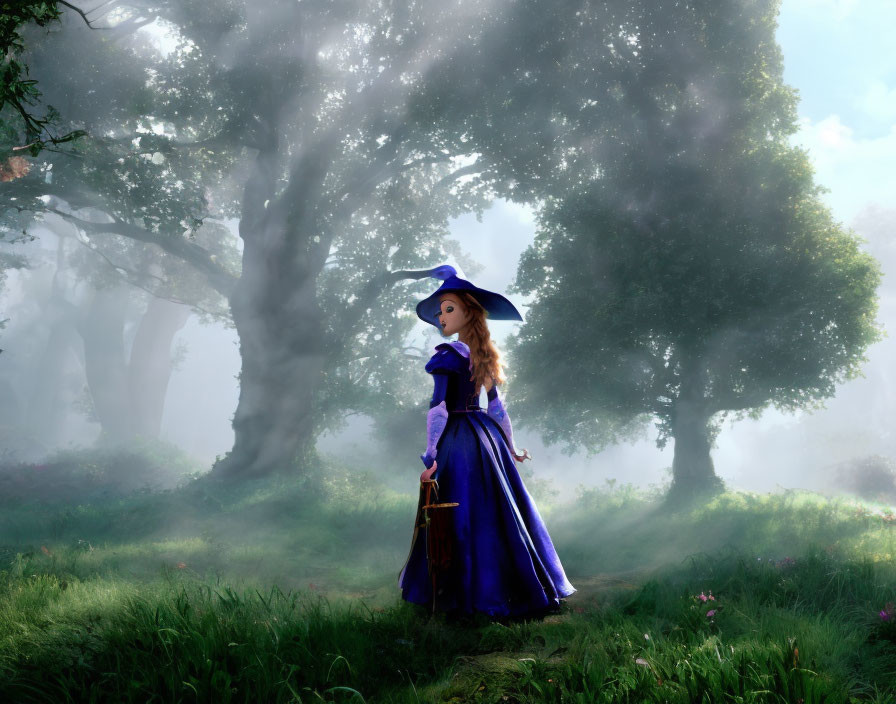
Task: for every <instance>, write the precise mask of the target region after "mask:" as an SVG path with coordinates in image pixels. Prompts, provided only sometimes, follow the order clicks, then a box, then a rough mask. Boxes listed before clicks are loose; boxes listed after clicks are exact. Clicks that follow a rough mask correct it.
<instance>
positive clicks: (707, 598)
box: [697, 589, 716, 602]
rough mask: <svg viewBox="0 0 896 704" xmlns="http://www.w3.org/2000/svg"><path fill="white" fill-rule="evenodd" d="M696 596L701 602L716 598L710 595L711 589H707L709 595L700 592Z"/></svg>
mask: <svg viewBox="0 0 896 704" xmlns="http://www.w3.org/2000/svg"><path fill="white" fill-rule="evenodd" d="M697 598H698V599H699V600H700V601H702V602H707V601H715V600H716V598H715V597H714V596H713V595H712V589H710V590H709V596H707V595H706V594H704V593H703V592H700V593H699V594H698V595H697Z"/></svg>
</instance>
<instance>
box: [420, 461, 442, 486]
mask: <svg viewBox="0 0 896 704" xmlns="http://www.w3.org/2000/svg"><path fill="white" fill-rule="evenodd" d="M438 466H439V463H438V462H436V461H435V460H433V462H432V467H430V468H429V469H424V470H423V474H421V475H420V481H421V482H426V481H429V480H430V479H432V475H433V474H435V473H436V469H437V468H438Z"/></svg>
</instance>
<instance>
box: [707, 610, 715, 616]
mask: <svg viewBox="0 0 896 704" xmlns="http://www.w3.org/2000/svg"><path fill="white" fill-rule="evenodd" d="M715 615H716V610H715V609H710V610H709V611H707V612H706V618H712V617H713V616H715Z"/></svg>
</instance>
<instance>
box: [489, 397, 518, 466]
mask: <svg viewBox="0 0 896 704" xmlns="http://www.w3.org/2000/svg"><path fill="white" fill-rule="evenodd" d="M488 415H489V417H491V418H492V419H493V420H494V421H495V422H496V423H497V424H498V427H500V428H501V430H502V431H503V433H504V438H505V439H506V440H507V447H508V448H510V451H511V452H512V453H513V454H514V455H515V454H517V452H516V448H515V447H514V444H513V426H511V424H510V416H509V415H507V409H506V408H504V402H503V401H502V400H501V397H500V396H499V395H498V385H497V384H492V388H491V389H489V392H488Z"/></svg>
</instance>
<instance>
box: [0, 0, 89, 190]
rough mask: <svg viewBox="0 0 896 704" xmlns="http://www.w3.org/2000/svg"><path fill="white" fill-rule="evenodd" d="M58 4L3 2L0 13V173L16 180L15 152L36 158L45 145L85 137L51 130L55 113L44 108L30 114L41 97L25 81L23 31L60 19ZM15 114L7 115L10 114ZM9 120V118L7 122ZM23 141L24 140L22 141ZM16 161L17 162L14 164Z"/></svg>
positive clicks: (56, 120) (33, 82)
mask: <svg viewBox="0 0 896 704" xmlns="http://www.w3.org/2000/svg"><path fill="white" fill-rule="evenodd" d="M58 5H59V3H56V2H44V1H40V2H34V1H33V0H13V1H11V2H4V3H3V6H2V9H3V11H2V12H0V55H2V57H3V58H2V60H0V173H3V174H4V178H3V179H2V180H4V181H5V180H8V179H7V178H5V174H6V173H7V172H8V173H9V174H10V175H11V176H12V177H13V178H17V177H18V175H17V173H18V172H17V169H21V168H23V166H24V163H23V162H24V159H23V158H22V157H21V156H14V153H15V152H16V151H20V150H24V149H27V153H28V154H30V155H31V156H37V155H38V154H39V153H40V151H41V150H42V149H45V148H47V147H48V146H50V145H52V146H54V147H55V146H58V145H60V144H65V143H67V142H71V141H73V140H75V139H78V138H79V137H83V136H85V135H86V132H84V130H79V129H75V130H71V131H69V132H67V133H65V134H59V133H56V132H53V131H52V129H51V128H53V127H54V126H55V125H57V124H58V123H59V122H60V115H59V112H58V111H57V110H56V109H55V108H54V107H53V106H52V105H48V106H47V110H46V113H45V114H44V115H43V116H39V115H37V114H35V113H34V112H33V106H35V105H37V104H38V102H39V98H40V96H41V94H40V91H39V90H38V89H37V81H36V80H34V79H31V78H28V77H27V76H28V75H29V70H28V65H27V64H26V63H24V62H23V61H22V54H23V53H24V52H25V40H24V38H23V30H24V28H25V27H26V26H28V25H31V24H33V25H36V26H38V27H46V26H47V25H49V24H51V23H54V22H57V21H58V20H59V18H60V10H59V8H58ZM11 112H12V113H15V114H14V115H11V114H10V113H11ZM10 118H13V119H10ZM23 138H24V139H23ZM16 160H18V162H17V161H16Z"/></svg>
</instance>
